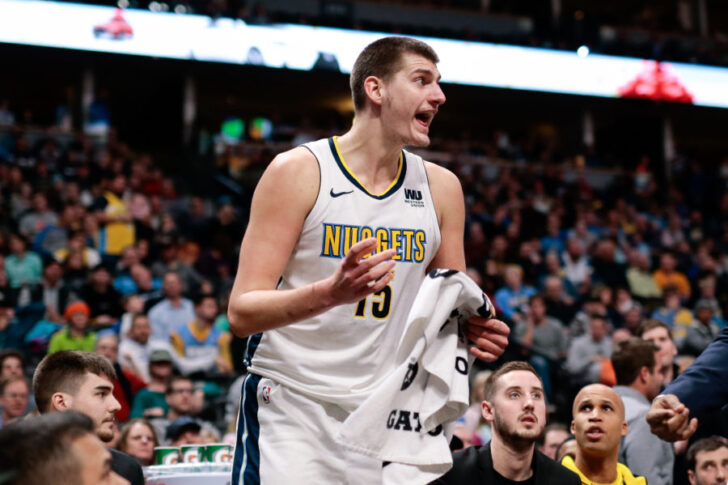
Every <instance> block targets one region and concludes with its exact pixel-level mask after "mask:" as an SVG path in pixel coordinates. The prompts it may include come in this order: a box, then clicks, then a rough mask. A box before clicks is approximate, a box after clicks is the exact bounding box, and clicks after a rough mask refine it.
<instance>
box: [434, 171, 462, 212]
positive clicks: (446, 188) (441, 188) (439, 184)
mask: <svg viewBox="0 0 728 485" xmlns="http://www.w3.org/2000/svg"><path fill="white" fill-rule="evenodd" d="M425 170H426V171H427V178H428V180H429V182H430V192H431V193H432V199H433V202H434V204H435V209H436V210H437V213H438V217H440V218H441V215H442V211H443V210H444V209H447V208H448V207H451V206H452V204H455V205H456V206H458V205H462V204H463V203H464V201H463V189H462V186H461V185H460V180H458V178H457V176H456V175H455V174H454V173H452V172H451V171H450V170H448V169H446V168H445V167H441V166H440V165H437V164H435V163H432V162H427V161H425Z"/></svg>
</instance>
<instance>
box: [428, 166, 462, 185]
mask: <svg viewBox="0 0 728 485" xmlns="http://www.w3.org/2000/svg"><path fill="white" fill-rule="evenodd" d="M424 162H425V170H426V171H427V178H428V179H429V180H430V185H436V186H439V187H443V186H444V187H448V186H454V187H455V188H458V189H459V188H460V181H459V180H458V178H457V176H456V175H455V174H454V173H452V172H451V171H450V170H448V169H446V168H445V167H442V166H440V165H438V164H436V163H432V162H428V161H427V160H425V161H424Z"/></svg>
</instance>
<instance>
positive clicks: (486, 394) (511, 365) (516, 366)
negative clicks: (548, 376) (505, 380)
mask: <svg viewBox="0 0 728 485" xmlns="http://www.w3.org/2000/svg"><path fill="white" fill-rule="evenodd" d="M517 370H525V371H527V372H531V373H532V374H533V375H535V376H536V377H538V380H539V381H541V376H539V375H538V372H536V369H534V368H533V367H531V364H529V363H528V362H524V361H522V360H516V361H513V362H506V363H505V364H503V365H502V366H501V367H500V368H499V369H498V370H496V371H495V372H493V373H492V374H491V375H489V376H488V379H487V380H486V381H485V385H484V388H483V399H484V400H486V401H492V400H493V397H494V396H495V391H496V388H495V385H496V383H497V381H498V379H500V377H501V376H503V375H505V374H508V373H509V372H513V371H517Z"/></svg>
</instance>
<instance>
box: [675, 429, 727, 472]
mask: <svg viewBox="0 0 728 485" xmlns="http://www.w3.org/2000/svg"><path fill="white" fill-rule="evenodd" d="M719 448H728V440H726V439H725V438H723V437H722V436H715V435H713V436H709V437H708V438H702V439H699V440H698V441H696V442H695V443H693V444H692V445H690V448H688V452H687V455H685V459H686V461H687V466H688V470H692V471H695V466H696V465H697V456H698V453H700V452H701V451H715V450H717V449H719Z"/></svg>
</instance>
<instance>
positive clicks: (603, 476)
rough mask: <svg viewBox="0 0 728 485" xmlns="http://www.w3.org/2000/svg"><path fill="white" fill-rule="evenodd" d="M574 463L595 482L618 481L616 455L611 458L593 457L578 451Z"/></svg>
mask: <svg viewBox="0 0 728 485" xmlns="http://www.w3.org/2000/svg"><path fill="white" fill-rule="evenodd" d="M574 463H575V464H576V467H577V468H578V469H579V470H581V472H582V473H583V474H584V475H586V477H587V478H588V479H589V480H591V481H593V482H599V483H612V482H613V481H614V480H616V479H617V455H616V454H614V456H609V457H592V456H588V455H585V454H584V453H580V452H579V451H577V453H576V459H575V460H574Z"/></svg>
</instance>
